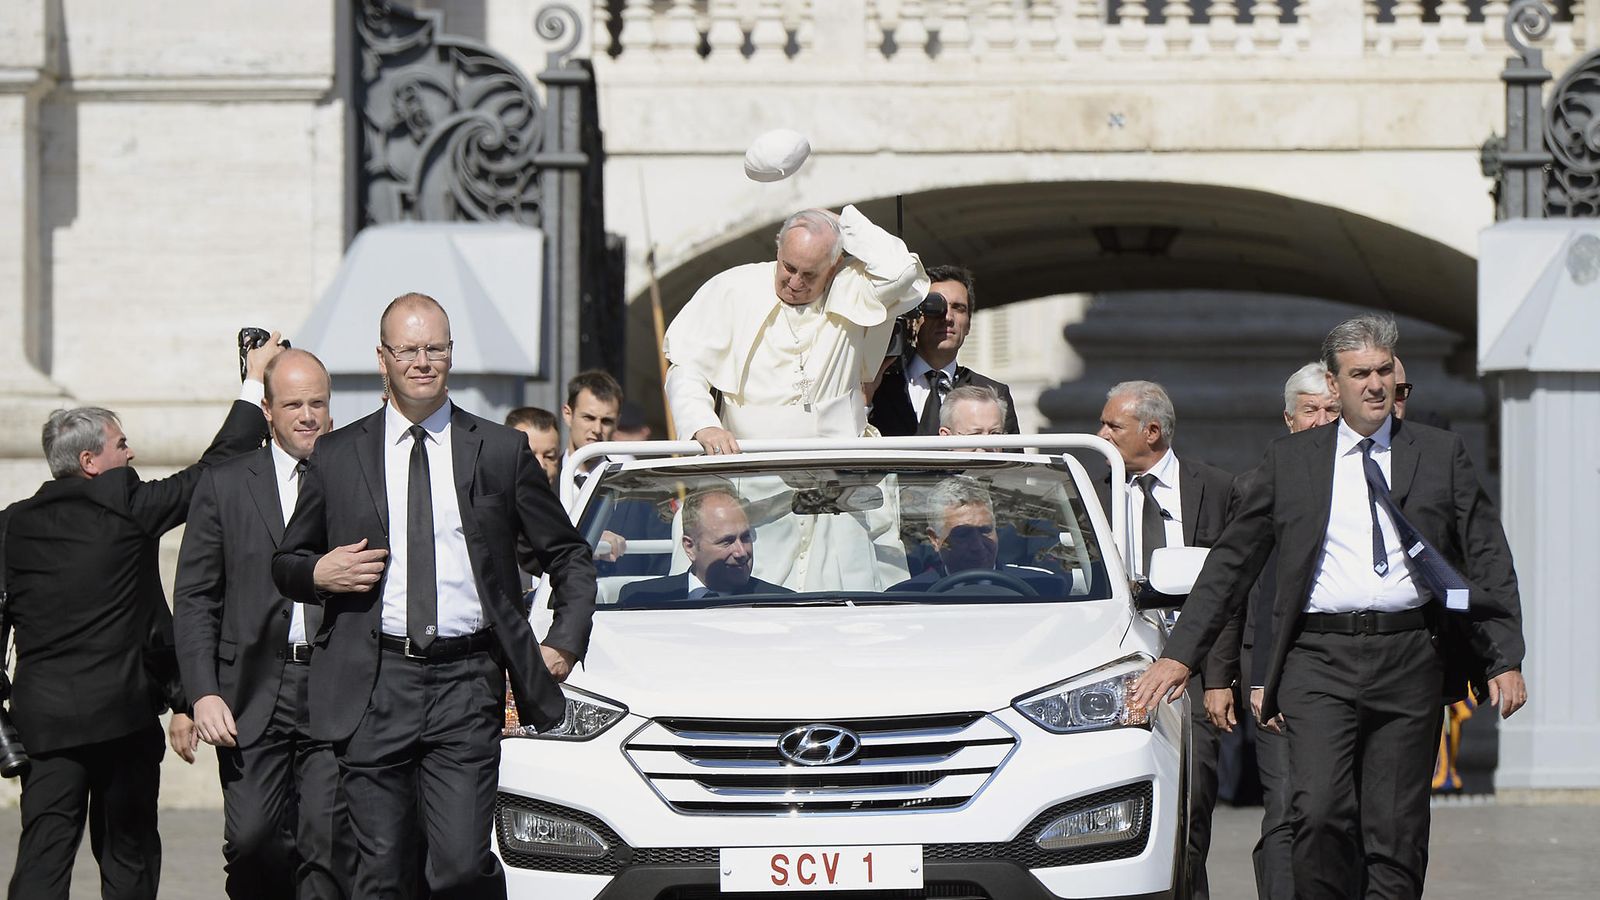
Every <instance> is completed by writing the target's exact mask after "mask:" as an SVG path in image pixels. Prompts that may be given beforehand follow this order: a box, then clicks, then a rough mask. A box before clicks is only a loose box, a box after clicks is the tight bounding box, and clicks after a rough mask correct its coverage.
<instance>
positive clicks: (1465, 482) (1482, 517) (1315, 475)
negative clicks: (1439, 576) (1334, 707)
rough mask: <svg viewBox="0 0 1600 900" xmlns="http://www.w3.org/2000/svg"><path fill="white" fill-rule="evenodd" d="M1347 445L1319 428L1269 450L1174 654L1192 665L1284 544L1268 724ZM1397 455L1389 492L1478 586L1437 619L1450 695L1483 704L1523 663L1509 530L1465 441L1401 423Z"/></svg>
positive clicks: (1193, 598)
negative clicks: (1337, 464) (1465, 607)
mask: <svg viewBox="0 0 1600 900" xmlns="http://www.w3.org/2000/svg"><path fill="white" fill-rule="evenodd" d="M1337 438H1338V428H1337V427H1330V428H1312V429H1309V430H1306V431H1302V432H1300V433H1299V434H1291V435H1287V436H1285V437H1281V438H1278V439H1277V440H1275V441H1273V442H1272V443H1271V444H1270V445H1269V446H1268V447H1267V453H1266V457H1265V458H1264V459H1263V460H1262V462H1261V466H1260V467H1259V469H1258V471H1257V473H1256V476H1255V477H1252V478H1250V479H1249V480H1248V484H1247V485H1246V489H1245V492H1244V494H1243V495H1242V498H1241V501H1240V506H1239V509H1238V512H1237V514H1236V515H1235V516H1234V518H1233V520H1232V521H1231V522H1230V523H1229V524H1228V528H1227V530H1226V531H1225V532H1223V535H1222V539H1221V540H1220V541H1219V542H1218V543H1217V545H1216V546H1215V547H1214V548H1213V549H1212V551H1211V555H1210V557H1209V558H1208V559H1207V561H1206V566H1205V569H1204V570H1202V571H1201V573H1200V580H1199V583H1197V584H1196V585H1195V589H1194V591H1193V592H1192V593H1191V594H1190V595H1189V600H1188V602H1187V603H1185V604H1184V611H1183V617H1182V618H1181V619H1180V620H1179V621H1178V626H1177V628H1176V629H1174V630H1173V633H1172V635H1171V637H1170V639H1169V640H1168V641H1167V648H1166V652H1165V653H1164V654H1163V655H1165V656H1168V657H1171V658H1172V659H1176V660H1178V661H1179V662H1182V663H1184V664H1186V665H1189V666H1191V667H1193V665H1194V663H1195V662H1197V661H1198V660H1199V659H1200V657H1201V656H1202V655H1203V654H1204V653H1205V651H1206V650H1207V649H1208V648H1210V646H1211V644H1212V642H1213V641H1214V640H1215V639H1216V638H1217V635H1218V633H1219V632H1220V631H1221V630H1222V627H1223V625H1224V624H1226V621H1227V619H1228V617H1229V615H1230V614H1232V612H1233V610H1234V607H1235V606H1236V604H1239V603H1243V602H1245V597H1246V596H1247V595H1248V593H1249V590H1248V589H1249V587H1250V584H1251V582H1252V581H1253V580H1254V579H1255V578H1256V575H1257V573H1259V572H1260V571H1261V568H1262V566H1263V565H1264V563H1265V562H1266V559H1267V556H1268V554H1270V553H1271V552H1272V550H1273V549H1274V548H1276V549H1277V552H1278V571H1277V579H1276V587H1275V591H1276V596H1275V607H1274V609H1273V614H1272V615H1273V635H1272V646H1271V651H1270V652H1271V656H1270V658H1269V661H1268V665H1267V677H1266V685H1265V686H1266V696H1265V699H1264V701H1263V703H1262V709H1261V715H1262V718H1264V719H1266V718H1271V717H1272V716H1275V715H1277V713H1278V698H1277V690H1278V682H1279V680H1280V678H1281V677H1282V675H1283V662H1284V659H1285V657H1287V655H1288V653H1289V650H1290V647H1291V645H1292V644H1293V643H1294V638H1295V636H1296V635H1297V634H1298V633H1299V630H1300V623H1301V617H1302V616H1303V615H1304V611H1305V604H1306V599H1307V598H1308V597H1309V596H1310V593H1311V579H1312V578H1313V576H1314V575H1315V573H1316V568H1317V563H1318V561H1319V559H1320V557H1321V553H1322V548H1323V543H1324V539H1325V538H1326V536H1327V529H1328V515H1329V510H1330V508H1331V506H1332V503H1333V463H1334V453H1335V452H1336V449H1337ZM1391 453H1392V456H1391V458H1390V491H1389V493H1390V495H1391V496H1392V497H1393V498H1394V501H1395V503H1396V504H1397V505H1398V506H1399V507H1400V511H1401V513H1402V514H1403V515H1404V516H1405V517H1406V519H1407V520H1408V521H1409V522H1410V523H1411V524H1412V525H1413V526H1414V527H1415V528H1416V529H1417V531H1418V532H1420V533H1421V534H1422V536H1423V537H1425V538H1427V539H1428V540H1429V541H1430V542H1432V543H1433V544H1434V545H1435V546H1436V547H1438V549H1439V552H1440V553H1442V554H1443V555H1444V557H1445V559H1447V560H1449V562H1450V563H1451V565H1453V566H1455V567H1456V569H1457V570H1458V571H1460V572H1461V574H1462V576H1463V577H1465V578H1466V579H1467V581H1468V583H1469V584H1471V585H1472V596H1471V606H1472V608H1471V611H1470V612H1469V613H1466V614H1459V613H1439V614H1438V615H1437V616H1435V618H1436V620H1437V623H1438V624H1437V633H1438V636H1439V646H1440V649H1441V650H1442V651H1443V653H1444V663H1445V675H1446V682H1445V694H1444V698H1443V699H1445V700H1452V699H1458V698H1460V697H1461V696H1464V692H1465V690H1466V688H1467V686H1468V683H1469V682H1470V683H1471V685H1472V686H1473V687H1474V688H1475V689H1476V691H1477V692H1478V694H1479V697H1480V699H1481V697H1482V696H1483V695H1484V694H1486V693H1487V690H1486V687H1485V684H1484V682H1485V680H1486V678H1489V677H1493V676H1495V675H1498V674H1500V673H1502V672H1505V671H1508V670H1510V669H1512V668H1515V667H1517V666H1519V665H1521V663H1522V655H1523V649H1524V645H1523V640H1522V612H1521V602H1520V600H1519V599H1518V596H1517V576H1516V572H1515V571H1513V569H1512V565H1511V551H1510V548H1509V547H1508V546H1507V545H1506V538H1505V532H1504V531H1503V530H1502V529H1501V528H1500V520H1499V518H1498V516H1496V514H1495V511H1494V507H1493V505H1492V504H1491V503H1490V502H1489V497H1488V495H1487V494H1485V493H1484V490H1483V486H1482V485H1481V484H1480V483H1479V481H1478V476H1477V474H1476V473H1475V472H1474V471H1473V468H1472V463H1471V461H1470V460H1469V459H1468V457H1467V449H1466V445H1465V444H1464V443H1463V442H1462V440H1461V438H1460V437H1459V436H1457V435H1454V434H1451V433H1450V432H1447V431H1440V430H1439V429H1437V428H1429V427H1428V426H1426V425H1417V424H1414V423H1409V422H1401V421H1399V420H1396V421H1395V422H1394V431H1393V444H1392V447H1391ZM1424 590H1425V588H1424Z"/></svg>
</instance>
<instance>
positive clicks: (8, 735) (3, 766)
mask: <svg viewBox="0 0 1600 900" xmlns="http://www.w3.org/2000/svg"><path fill="white" fill-rule="evenodd" d="M9 699H11V679H10V678H7V677H6V673H5V672H3V671H0V702H3V701H5V700H9ZM31 765H32V762H31V761H30V760H29V759H28V751H27V749H25V748H24V747H23V746H22V735H21V734H20V733H19V732H18V731H17V723H15V722H13V721H11V714H10V713H8V712H6V709H5V707H4V706H0V776H5V777H6V778H18V777H21V776H23V775H26V774H28V767H29V766H31Z"/></svg>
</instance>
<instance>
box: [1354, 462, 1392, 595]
mask: <svg viewBox="0 0 1600 900" xmlns="http://www.w3.org/2000/svg"><path fill="white" fill-rule="evenodd" d="M1372 445H1373V440H1372V438H1362V440H1361V443H1359V444H1357V445H1356V446H1357V447H1360V448H1361V468H1362V471H1363V472H1365V473H1366V479H1367V512H1369V513H1371V514H1372V571H1374V572H1377V573H1378V574H1379V575H1383V574H1385V573H1387V572H1388V571H1389V551H1388V550H1386V549H1385V548H1384V546H1383V529H1381V528H1379V527H1378V495H1379V494H1382V495H1383V496H1385V497H1387V496H1389V483H1388V482H1387V481H1385V480H1384V479H1383V470H1382V469H1380V468H1378V463H1377V461H1376V460H1374V459H1373V458H1372Z"/></svg>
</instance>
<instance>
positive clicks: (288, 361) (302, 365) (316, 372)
mask: <svg viewBox="0 0 1600 900" xmlns="http://www.w3.org/2000/svg"><path fill="white" fill-rule="evenodd" d="M279 373H282V375H281V376H280V375H279ZM261 378H262V381H261V384H262V387H264V388H265V389H266V392H267V402H268V403H271V402H272V394H273V388H274V386H275V384H276V383H277V382H278V381H279V380H280V379H281V380H283V381H300V380H302V379H316V378H321V379H322V388H323V393H325V394H326V393H331V392H332V390H333V379H332V378H330V377H329V375H328V368H327V366H324V365H323V364H322V360H320V359H317V355H316V354H315V353H312V352H311V351H309V350H301V349H299V348H298V347H292V348H290V349H288V350H285V351H283V352H282V353H279V354H278V355H277V356H274V357H273V358H272V361H271V362H268V363H267V369H266V371H265V372H263V373H262V376H261Z"/></svg>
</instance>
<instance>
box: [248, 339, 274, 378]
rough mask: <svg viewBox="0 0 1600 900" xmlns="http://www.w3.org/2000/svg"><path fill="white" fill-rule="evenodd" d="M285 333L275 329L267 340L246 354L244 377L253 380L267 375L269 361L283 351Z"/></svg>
mask: <svg viewBox="0 0 1600 900" xmlns="http://www.w3.org/2000/svg"><path fill="white" fill-rule="evenodd" d="M282 342H283V335H282V334H280V333H279V332H276V331H274V332H273V333H272V336H271V337H269V338H267V342H266V343H265V344H262V345H261V346H259V347H257V348H255V349H254V350H251V351H249V352H248V353H246V354H245V355H244V377H245V378H248V379H249V380H251V381H261V380H262V379H263V378H265V377H266V373H267V363H269V362H272V358H273V357H274V356H277V355H278V354H279V353H282V352H283V343H282Z"/></svg>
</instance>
